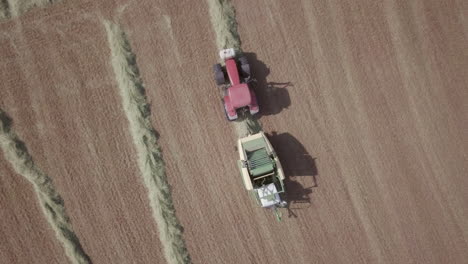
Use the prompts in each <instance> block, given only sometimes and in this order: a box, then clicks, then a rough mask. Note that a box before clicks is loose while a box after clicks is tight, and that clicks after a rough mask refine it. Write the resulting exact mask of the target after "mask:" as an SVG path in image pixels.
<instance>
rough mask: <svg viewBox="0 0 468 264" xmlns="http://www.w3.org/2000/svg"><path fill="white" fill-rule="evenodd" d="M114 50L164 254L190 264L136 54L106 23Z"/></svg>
mask: <svg viewBox="0 0 468 264" xmlns="http://www.w3.org/2000/svg"><path fill="white" fill-rule="evenodd" d="M104 25H105V28H106V31H107V38H108V41H109V45H110V49H111V56H112V58H111V64H112V67H113V69H114V73H115V77H116V79H117V86H118V88H119V91H120V95H121V97H122V103H123V108H124V111H125V114H126V116H127V119H128V122H129V129H130V134H131V136H132V139H133V143H134V144H135V148H136V152H137V155H138V166H139V168H140V172H141V175H142V177H143V180H144V184H145V186H146V188H147V189H148V197H149V201H150V206H151V208H152V211H153V217H154V220H155V221H156V223H157V226H158V230H159V237H160V240H161V244H162V245H163V252H164V255H165V258H166V260H167V262H168V263H170V264H175V263H190V256H189V254H188V250H187V248H186V246H185V242H184V240H183V237H182V230H183V229H182V226H181V225H180V224H179V221H178V220H177V217H176V214H175V209H174V205H173V202H172V197H171V190H170V186H169V183H168V182H167V177H166V172H165V169H164V162H163V158H162V155H161V150H160V148H159V146H158V144H157V132H156V131H155V130H154V128H153V127H152V125H151V122H150V119H149V118H150V108H149V105H148V103H147V101H146V96H145V88H144V87H143V83H142V81H141V79H140V76H139V71H138V68H137V65H136V58H135V55H134V54H133V53H132V51H131V47H130V43H129V42H128V39H127V37H126V35H125V33H124V32H123V31H122V29H121V28H120V27H119V26H118V25H116V24H114V23H112V22H110V21H104Z"/></svg>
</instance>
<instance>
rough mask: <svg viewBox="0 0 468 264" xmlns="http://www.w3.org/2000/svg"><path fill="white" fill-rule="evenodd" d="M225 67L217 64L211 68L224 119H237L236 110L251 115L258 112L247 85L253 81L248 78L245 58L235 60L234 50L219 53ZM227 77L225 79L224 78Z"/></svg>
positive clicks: (249, 87) (248, 69) (253, 97)
mask: <svg viewBox="0 0 468 264" xmlns="http://www.w3.org/2000/svg"><path fill="white" fill-rule="evenodd" d="M219 56H220V57H221V59H222V60H224V64H225V66H224V67H223V66H221V64H219V63H217V64H215V65H214V66H213V70H214V75H215V81H216V84H217V85H218V86H220V88H221V91H222V95H223V100H222V101H223V104H224V111H225V113H226V117H227V119H228V120H229V121H233V120H236V119H237V117H238V116H237V114H238V110H242V111H245V110H247V111H249V112H250V114H251V115H254V114H256V113H258V111H259V110H260V109H259V107H258V104H257V98H256V97H255V93H254V91H253V89H252V87H251V86H250V85H249V84H250V83H251V82H252V81H253V79H252V78H251V76H250V65H249V62H248V61H247V58H246V57H244V56H239V57H238V58H236V53H235V51H234V49H225V50H221V51H220V52H219ZM226 77H227V78H226Z"/></svg>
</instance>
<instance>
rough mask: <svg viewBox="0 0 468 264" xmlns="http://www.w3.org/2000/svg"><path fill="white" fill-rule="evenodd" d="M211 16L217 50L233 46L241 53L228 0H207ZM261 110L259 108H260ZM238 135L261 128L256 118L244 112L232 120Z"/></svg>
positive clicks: (254, 131) (233, 15) (232, 10)
mask: <svg viewBox="0 0 468 264" xmlns="http://www.w3.org/2000/svg"><path fill="white" fill-rule="evenodd" d="M207 1H208V6H209V12H210V18H211V24H212V26H213V30H214V32H215V34H216V43H217V45H218V50H222V49H226V48H234V49H235V50H236V52H240V53H242V50H241V40H240V37H239V33H238V32H237V21H236V11H235V9H234V7H233V6H232V3H231V1H230V0H207ZM260 111H261V109H260ZM233 124H234V128H235V129H236V132H237V136H238V137H245V136H247V135H249V134H255V133H258V132H260V131H261V130H262V126H261V124H260V122H259V121H258V119H257V118H255V117H254V116H252V115H250V114H249V113H247V114H245V116H244V117H239V119H238V120H236V121H234V122H233Z"/></svg>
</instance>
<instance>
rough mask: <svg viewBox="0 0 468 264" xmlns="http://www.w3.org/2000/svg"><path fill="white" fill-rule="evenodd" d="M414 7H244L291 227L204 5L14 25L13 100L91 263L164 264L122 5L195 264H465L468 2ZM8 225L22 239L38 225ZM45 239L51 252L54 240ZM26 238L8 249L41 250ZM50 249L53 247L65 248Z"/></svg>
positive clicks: (8, 70) (82, 12) (6, 103)
mask: <svg viewBox="0 0 468 264" xmlns="http://www.w3.org/2000/svg"><path fill="white" fill-rule="evenodd" d="M411 3H412V4H406V2H402V3H393V4H388V5H380V4H377V3H374V2H373V1H368V3H367V4H364V3H362V4H355V5H356V6H352V5H351V4H346V3H341V2H339V1H318V2H317V1H314V2H313V3H312V2H310V4H309V1H303V3H302V5H292V4H290V3H289V2H286V1H258V2H253V1H247V0H236V1H234V6H235V7H236V9H237V20H238V22H239V33H240V36H241V39H242V48H243V50H244V51H245V52H248V54H247V55H248V56H249V57H250V60H251V61H252V62H251V63H252V64H253V70H252V71H253V73H254V74H255V76H256V78H257V79H258V87H257V93H258V95H259V100H260V106H261V108H262V109H263V110H262V111H263V115H262V116H261V119H260V121H261V123H262V125H263V128H264V130H265V131H266V132H268V133H270V134H271V135H272V136H271V141H272V143H273V144H274V146H275V147H276V149H277V151H278V154H279V156H280V159H281V160H282V161H283V166H284V167H285V170H286V173H287V175H288V179H287V181H286V190H287V192H288V200H289V201H290V208H289V209H284V210H283V214H284V221H283V222H281V223H278V222H276V221H275V219H274V216H273V214H272V213H271V212H270V211H266V210H262V209H261V208H257V207H256V206H255V204H254V203H253V201H251V200H250V199H249V198H248V195H247V193H246V192H245V191H244V189H243V186H242V180H241V178H240V176H239V174H238V172H237V168H236V165H235V160H236V158H237V153H236V151H235V149H234V146H235V142H236V135H235V131H234V128H233V126H232V124H230V123H228V122H227V121H225V118H224V115H223V112H222V107H221V102H220V98H219V93H218V91H216V88H215V85H214V82H213V80H212V76H211V67H212V64H213V63H214V62H216V61H217V59H218V58H217V50H216V44H215V35H214V33H213V31H212V29H211V25H210V20H209V17H208V9H207V8H208V6H207V4H206V3H205V2H196V1H184V2H177V1H162V0H160V1H143V2H132V3H129V4H128V5H127V6H126V8H125V9H123V8H122V9H121V10H122V11H121V12H118V11H115V10H117V9H115V7H116V6H120V5H119V4H115V5H114V3H112V2H107V1H106V2H105V3H104V4H102V5H101V6H100V7H94V6H91V5H90V4H81V5H77V6H73V8H71V7H70V6H71V5H72V4H71V3H69V1H68V2H67V1H65V2H62V3H60V4H57V5H56V6H52V7H49V8H47V9H45V10H43V11H37V12H34V11H31V12H28V13H27V14H26V15H25V16H24V17H22V18H21V19H20V20H19V21H20V22H6V23H4V24H2V25H0V27H1V29H2V32H5V33H4V34H3V35H2V37H1V38H0V44H1V45H0V46H1V47H2V48H1V49H0V54H1V55H2V58H6V59H2V60H1V61H0V80H1V82H0V83H1V85H2V86H1V89H0V91H1V93H2V94H1V96H0V107H2V108H3V109H4V110H5V111H7V112H8V113H9V114H10V116H11V117H12V119H13V120H14V122H15V124H14V128H15V131H16V132H17V134H19V135H20V137H21V138H22V139H23V140H24V141H25V142H26V143H27V145H28V147H29V149H30V153H31V155H32V156H33V157H34V158H35V160H36V163H37V164H38V166H40V167H41V168H42V169H43V170H44V171H45V172H47V173H48V175H49V176H50V177H52V178H53V179H54V183H55V185H56V186H57V188H58V189H59V191H60V193H61V195H62V197H63V198H64V201H65V204H66V208H67V211H68V212H69V215H70V217H71V219H72V223H73V227H74V229H75V231H76V233H77V235H78V237H79V238H80V241H81V243H82V245H83V247H84V249H85V251H86V253H87V254H88V255H89V256H90V257H91V259H92V260H93V262H94V263H133V262H134V263H152V262H157V263H160V262H163V259H162V253H161V249H160V244H159V241H158V236H157V233H156V232H157V231H156V230H157V229H156V226H155V222H154V220H153V219H152V217H151V210H150V207H149V203H148V200H147V196H146V190H145V188H144V187H143V184H142V180H141V177H140V175H139V170H138V168H137V166H136V158H135V157H134V155H135V152H134V146H133V145H132V142H131V137H130V135H129V132H128V131H127V127H128V125H127V121H126V119H125V115H124V113H123V111H122V106H121V105H122V103H121V99H120V98H119V95H118V90H117V87H116V83H115V80H114V78H113V72H112V68H111V66H110V64H109V52H110V50H109V48H108V47H106V45H107V41H106V34H105V30H104V27H103V25H102V22H101V21H100V17H101V14H103V15H102V16H106V17H108V16H110V14H115V15H119V14H120V21H121V23H122V25H123V29H124V30H125V31H126V33H127V34H128V37H129V39H130V43H131V45H132V49H133V51H134V52H135V53H136V56H137V63H138V66H139V70H140V75H141V77H142V79H143V82H144V84H145V87H146V89H147V95H148V99H149V102H150V104H151V107H152V120H153V125H154V127H155V129H156V130H157V131H158V132H159V134H160V135H161V138H160V141H159V142H160V144H161V146H162V149H163V155H164V159H165V161H166V167H167V171H168V178H169V182H170V183H171V185H172V189H173V190H172V191H173V198H174V203H175V207H176V209H177V216H178V217H179V219H180V222H181V224H182V225H183V226H184V229H185V233H184V237H185V239H186V242H187V246H188V249H189V252H190V254H191V257H192V259H193V262H194V263H311V262H314V263H315V262H317V263H463V262H464V261H465V260H466V259H467V258H468V253H467V251H466V250H465V249H466V248H467V247H468V222H467V221H466V219H468V206H467V205H468V192H466V189H467V188H468V178H466V175H467V164H468V161H467V156H468V155H467V150H468V140H467V135H466V131H468V123H467V122H466V116H467V115H466V113H467V107H466V102H467V101H468V94H467V89H466V87H467V86H468V76H467V75H466V69H467V68H468V54H466V50H468V41H467V39H468V35H467V32H468V24H467V23H466V21H467V20H466V17H465V16H464V14H463V13H462V11H461V10H464V8H465V9H466V4H465V7H462V6H461V5H462V3H461V2H460V4H459V5H456V4H454V3H452V4H448V3H447V4H440V3H439V2H437V1H432V2H427V1H416V2H414V1H413V2H411ZM407 5H408V6H407ZM96 10H99V11H96ZM267 84H268V85H267ZM273 132H276V133H275V134H274V133H273ZM5 170H8V168H5V167H4V166H2V168H1V172H2V173H0V175H1V178H0V179H1V180H2V182H3V181H6V177H7V176H4V175H6V174H4V173H3V172H4V171H5ZM10 170H11V169H10ZM10 174H11V171H10ZM13 176H14V175H13ZM4 178H5V179H4ZM23 185H24V188H25V191H24V192H31V193H32V190H30V187H28V185H27V184H23ZM23 185H21V186H23ZM2 186H4V185H2ZM18 188H19V187H18ZM22 188H23V187H22ZM28 188H29V189H28ZM5 193H6V191H2V192H0V194H2V195H3V196H5V195H4V194H5ZM3 196H1V197H2V204H4V202H3V200H5V201H10V203H6V205H5V206H6V207H8V210H10V212H12V213H11V214H12V215H14V216H17V215H19V214H20V213H18V212H17V211H14V210H19V209H15V208H16V207H17V204H16V203H14V202H13V201H15V200H14V199H15V198H11V197H10V196H8V197H7V198H4V197H3ZM29 201H30V203H31V204H32V205H31V206H33V205H34V200H29ZM25 206H26V205H25ZM2 208H3V206H2ZM28 208H29V207H28ZM31 211H33V209H31ZM36 211H37V209H36ZM28 212H30V210H28ZM2 214H7V213H3V212H2ZM36 214H39V212H36V213H35V214H33V216H31V217H36V218H40V216H34V215H36ZM41 221H42V223H45V220H40V219H39V220H38V222H39V223H40V222H41ZM9 226H11V229H8V228H5V227H4V226H2V229H1V232H4V235H5V237H11V240H8V241H16V240H15V239H16V238H15V236H16V234H17V231H16V232H14V231H13V229H14V228H16V229H18V228H19V229H21V228H26V227H25V226H24V225H21V226H17V225H15V224H14V223H11V222H10V223H9ZM41 230H45V228H43V229H41ZM21 232H27V231H26V230H21ZM35 232H39V231H37V230H35ZM48 236H49V237H50V238H49V242H48V244H47V245H48V246H46V245H43V243H37V245H38V246H37V247H38V248H41V249H45V250H43V251H46V250H47V248H50V247H51V245H56V244H57V242H56V241H55V240H53V239H54V237H53V235H50V234H48ZM37 239H39V238H37ZM41 239H44V238H42V237H41ZM3 241H4V240H3ZM34 241H38V240H33V241H31V242H29V241H28V242H29V243H34ZM3 243H6V242H3ZM15 243H19V242H12V243H11V244H7V245H5V244H2V242H0V248H2V249H3V248H4V249H5V250H6V251H7V252H8V253H6V254H10V255H11V256H14V255H15V254H19V253H23V254H30V255H31V254H33V253H31V252H29V251H21V250H19V249H18V248H17V247H18V245H17V244H15ZM54 248H55V249H53V250H54V252H58V253H57V255H55V256H47V255H44V256H42V257H43V258H50V259H52V258H53V257H57V258H58V257H59V256H62V258H63V253H61V252H59V248H58V247H57V246H54ZM2 251H3V250H2ZM25 252H27V253H25ZM46 253H47V254H50V252H45V253H44V254H46ZM23 257H24V258H25V260H24V262H28V260H29V259H31V256H23ZM53 261H54V260H53V259H52V260H51V261H50V262H53Z"/></svg>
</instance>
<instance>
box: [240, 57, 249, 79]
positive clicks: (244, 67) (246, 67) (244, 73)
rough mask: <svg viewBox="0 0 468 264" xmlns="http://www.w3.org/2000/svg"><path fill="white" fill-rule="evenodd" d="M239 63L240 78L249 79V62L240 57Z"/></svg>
mask: <svg viewBox="0 0 468 264" xmlns="http://www.w3.org/2000/svg"><path fill="white" fill-rule="evenodd" d="M239 62H240V65H241V71H242V76H243V77H244V78H249V77H250V65H249V61H248V60H247V58H246V57H244V56H242V57H240V58H239Z"/></svg>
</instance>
